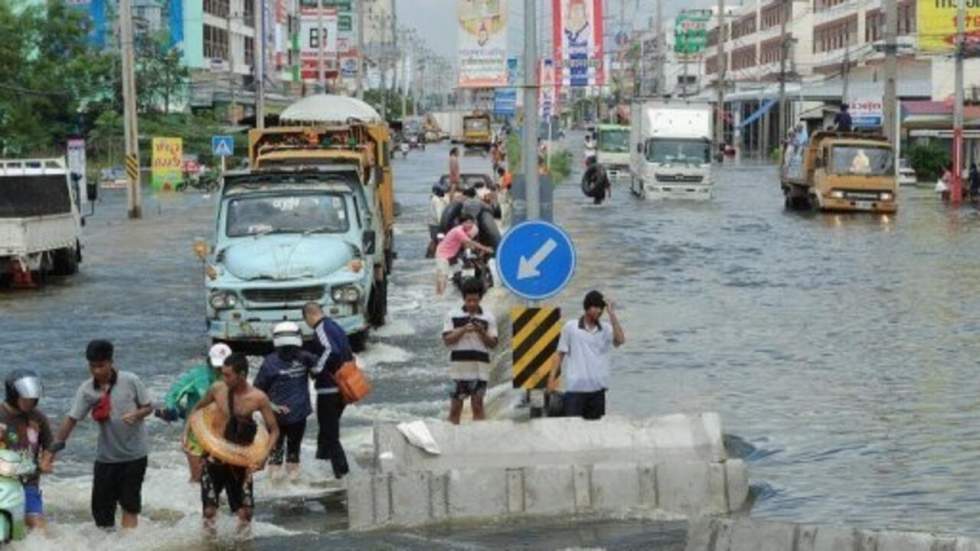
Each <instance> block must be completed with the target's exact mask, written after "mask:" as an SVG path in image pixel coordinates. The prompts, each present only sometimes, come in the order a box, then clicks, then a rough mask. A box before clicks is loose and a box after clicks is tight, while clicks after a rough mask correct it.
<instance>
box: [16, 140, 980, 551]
mask: <svg viewBox="0 0 980 551" xmlns="http://www.w3.org/2000/svg"><path fill="white" fill-rule="evenodd" d="M580 143H581V135H578V134H574V135H572V136H570V137H569V138H568V139H567V145H569V146H570V147H572V148H573V149H576V150H577V149H580V148H579V147H578V146H579V144H580ZM447 153H448V146H446V145H440V146H430V147H429V148H427V150H426V151H425V152H413V153H412V154H411V155H410V156H409V158H408V159H405V160H402V159H398V160H397V161H395V167H394V169H395V178H396V189H397V198H398V201H399V202H400V203H401V205H402V215H401V217H400V218H399V220H398V225H397V227H396V250H397V251H398V260H397V262H396V264H395V268H394V271H393V274H392V277H393V280H392V284H391V288H390V291H389V296H390V310H389V311H390V317H389V323H388V325H387V326H385V327H384V328H381V329H380V330H378V331H376V332H375V333H374V334H373V335H372V337H371V339H370V341H369V346H368V349H367V350H366V351H365V353H363V354H362V355H361V359H362V361H363V363H364V364H365V366H366V369H367V372H368V374H369V376H371V378H372V380H373V382H374V383H375V392H374V394H372V396H371V397H370V398H369V399H368V400H367V401H366V402H365V403H364V404H359V405H357V406H354V407H351V408H349V409H348V410H347V411H346V412H345V415H344V418H343V423H342V426H343V436H344V438H343V439H344V444H345V446H346V447H347V448H348V450H349V451H351V452H353V453H356V452H357V450H358V449H362V448H363V447H365V446H367V445H368V444H369V442H370V426H371V424H372V423H374V422H376V421H402V420H409V419H415V418H418V417H443V416H444V415H445V411H446V409H447V407H448V399H447V397H448V391H449V384H448V373H447V368H446V360H447V354H446V352H445V350H444V348H443V346H442V345H441V343H440V341H439V332H440V327H441V324H442V316H443V315H444V314H445V312H446V311H447V310H448V309H449V308H450V307H452V306H453V305H455V304H456V301H457V299H454V298H447V299H445V300H434V299H433V298H432V295H433V271H434V270H433V265H432V261H431V260H426V259H425V258H424V250H425V244H426V242H427V240H428V229H427V227H426V223H427V222H426V215H427V210H428V198H429V192H430V188H431V186H432V183H433V182H434V181H435V180H436V179H437V177H438V175H439V174H441V173H442V172H443V171H444V170H445V167H446V158H447ZM574 162H575V164H576V167H578V166H580V165H581V158H580V157H577V158H576V160H575V161H574ZM462 164H463V172H467V171H470V170H472V171H479V172H486V173H488V172H489V160H487V159H482V158H478V157H476V158H474V157H466V158H464V160H463V163H462ZM717 181H718V185H717V189H716V191H715V198H714V200H713V201H710V202H706V203H699V204H690V203H656V202H643V201H638V200H636V199H634V198H633V197H632V196H630V195H629V194H628V192H627V190H626V187H625V186H624V185H619V186H618V187H615V188H614V192H613V193H614V195H613V199H612V201H611V202H610V203H607V204H604V205H602V206H593V205H591V204H589V203H588V202H587V200H586V199H585V198H584V197H583V196H582V194H581V192H580V191H579V186H578V182H577V177H573V179H572V180H570V181H569V182H568V183H566V184H564V185H563V186H562V187H561V188H560V189H558V190H556V194H555V197H556V220H555V221H556V222H558V223H559V224H561V225H562V226H563V227H565V228H566V229H567V230H568V231H569V232H570V233H571V235H572V237H573V239H574V241H575V244H576V247H577V249H578V269H577V272H576V275H575V278H574V279H573V281H572V284H571V285H570V287H569V288H568V289H567V290H566V291H565V292H564V293H563V294H562V295H560V296H559V297H558V299H557V302H558V303H559V304H560V305H561V306H562V308H563V313H564V315H565V317H566V319H567V318H570V317H573V316H577V315H578V314H579V312H580V310H581V297H582V295H583V294H584V292H585V291H587V290H588V289H591V288H599V289H601V290H602V291H604V292H605V293H607V294H608V295H609V296H611V297H612V298H614V299H615V300H616V301H617V303H618V304H619V305H620V311H621V314H620V316H621V318H622V322H623V325H624V328H625V331H626V336H627V344H626V345H625V346H624V347H623V348H621V349H620V350H619V351H618V352H617V353H616V354H615V355H614V363H615V365H614V370H613V378H612V387H611V389H610V393H609V398H608V399H609V408H610V410H611V412H612V413H618V414H624V415H630V416H649V415H661V414H667V413H676V412H700V411H717V412H719V413H720V414H721V416H722V420H723V422H724V424H725V426H724V428H725V432H726V433H728V434H730V435H732V439H731V440H732V448H733V449H732V451H733V452H735V453H738V454H741V455H743V456H744V457H745V459H746V460H747V461H748V463H749V474H750V479H751V481H752V483H753V488H754V490H755V492H756V493H757V500H756V503H755V505H754V508H753V510H752V515H753V516H754V517H759V518H778V519H784V520H793V521H798V522H817V523H834V524H839V523H846V524H853V525H857V526H861V527H876V528H886V527H888V528H897V529H916V530H927V531H940V532H952V533H962V534H968V535H980V523H978V522H977V520H976V519H977V518H978V516H980V497H977V495H978V492H977V489H978V488H980V468H978V467H980V453H978V451H980V428H978V427H980V424H978V423H977V417H978V415H980V402H978V399H977V397H976V396H977V391H976V389H975V388H974V387H975V386H976V383H975V380H976V376H975V372H976V371H977V360H976V358H977V357H978V351H980V216H978V215H977V211H975V210H974V209H973V208H972V207H964V208H963V209H962V210H961V211H959V212H951V211H949V210H948V209H946V208H945V207H943V206H942V205H941V204H939V202H938V200H937V199H936V198H935V197H934V195H933V194H932V193H931V191H927V190H925V189H923V188H919V189H909V188H903V189H902V193H901V196H900V203H901V206H900V210H899V213H898V215H897V216H894V217H890V218H885V217H872V216H840V215H817V214H808V213H806V214H801V213H796V212H787V211H785V210H784V209H783V201H782V197H781V194H780V191H779V186H778V184H777V180H776V171H775V169H774V168H772V167H769V166H755V165H743V166H739V167H733V166H725V167H723V168H722V169H721V173H720V175H719V177H718V178H717ZM102 193H103V197H102V200H101V202H100V204H99V205H98V212H97V214H96V216H95V217H94V218H93V219H90V220H89V224H88V226H87V228H86V230H85V238H84V241H83V243H84V246H85V249H84V251H83V254H84V262H83V264H82V266H81V272H80V274H79V275H78V276H76V277H73V278H69V279H65V280H56V281H54V282H53V283H51V284H50V285H48V286H47V287H46V288H44V289H43V290H41V291H10V290H4V291H0V313H2V315H0V332H2V334H3V335H4V338H3V339H0V353H2V354H3V356H4V357H5V358H7V359H6V362H5V363H6V366H7V369H12V368H14V367H31V368H34V369H37V370H38V371H40V372H41V373H42V376H43V378H44V383H45V392H46V396H45V398H44V399H43V400H42V402H41V404H42V409H43V410H44V411H45V412H46V413H47V414H48V415H49V417H51V419H52V421H53V422H55V423H60V420H61V417H62V415H63V414H64V413H65V412H66V411H67V409H68V405H69V402H70V398H71V397H72V395H73V393H74V391H75V389H76V388H77V386H78V384H79V383H80V382H81V381H82V380H83V379H84V378H85V377H87V376H88V372H87V368H86V364H85V361H84V348H85V344H86V343H87V342H88V341H89V340H90V339H93V338H109V339H111V340H113V341H114V342H115V343H116V348H117V354H116V365H117V367H119V368H121V369H123V370H129V371H133V372H136V373H138V374H139V375H140V376H141V377H143V379H144V381H145V382H147V384H148V386H149V387H150V389H151V390H152V392H153V393H154V395H155V396H156V397H158V398H160V397H162V396H163V394H164V393H165V392H166V390H167V388H168V387H169V385H170V383H171V382H172V381H173V380H174V379H175V377H176V376H178V375H179V374H180V373H181V372H182V371H183V370H185V369H186V368H187V367H189V366H191V365H193V364H194V363H196V362H198V361H200V360H201V359H202V358H203V354H204V352H205V350H206V347H207V341H206V337H205V324H204V313H205V312H204V288H203V274H202V267H201V265H200V263H199V262H198V261H197V259H196V258H195V257H194V255H193V253H192V251H191V245H192V243H193V241H194V239H195V238H196V237H203V238H207V239H209V240H210V239H211V237H212V233H213V221H212V217H213V210H214V207H215V204H214V199H213V197H208V196H202V195H199V194H184V195H176V196H172V197H153V196H151V195H148V196H147V200H146V204H145V205H144V211H145V214H146V218H145V219H144V220H142V221H140V222H136V223H130V222H128V221H126V220H125V196H124V193H123V192H108V191H103V192H102ZM253 374H254V373H253ZM147 423H148V427H149V430H150V434H151V441H152V443H151V449H152V452H151V455H150V468H149V471H148V473H147V476H146V485H145V486H144V488H143V500H144V517H145V521H144V522H143V524H142V525H141V527H140V528H139V531H138V537H127V536H120V535H113V536H111V537H109V540H108V542H106V541H104V538H105V536H104V535H103V534H102V533H100V532H98V531H96V529H95V528H94V527H93V526H92V525H91V521H90V517H89V512H88V509H89V489H90V485H91V462H92V459H93V457H94V448H95V445H94V444H95V438H96V430H95V426H94V424H93V423H92V422H91V421H85V422H83V423H81V424H80V426H79V429H78V430H77V431H76V432H75V434H74V436H73V437H72V439H71V441H70V442H69V444H68V449H67V450H66V451H65V452H64V453H63V454H62V455H61V456H60V457H59V462H58V464H57V466H56V474H55V475H54V476H51V477H48V478H47V479H45V480H44V482H43V484H42V488H43V489H44V492H45V502H46V506H47V508H48V510H49V512H50V518H51V519H52V521H53V524H54V526H53V528H52V534H51V537H50V538H41V537H38V536H32V537H31V538H30V539H29V540H28V541H27V542H24V543H22V544H20V545H17V546H14V548H15V549H24V550H27V549H30V550H32V551H33V550H48V549H50V550H54V549H57V550H58V551H70V550H76V549H78V550H81V549H89V548H91V547H93V546H95V545H98V547H99V548H100V549H105V550H115V549H119V550H122V549H125V550H126V551H133V550H143V549H146V550H149V549H154V550H155V549H182V550H184V549H208V548H211V547H209V545H210V544H208V543H206V542H205V541H204V540H203V538H202V536H201V532H200V530H199V525H200V498H199V491H198V488H197V487H196V486H192V485H191V484H189V483H188V482H187V472H186V466H185V463H184V460H183V455H182V454H181V453H180V452H179V449H178V446H179V444H178V439H179V434H180V430H181V427H180V426H178V425H176V424H174V425H166V424H164V423H162V422H160V421H159V420H157V419H155V418H150V419H148V420H147ZM310 425H311V427H310V428H309V429H308V430H307V436H306V441H305V444H304V449H303V462H304V463H303V471H304V475H305V476H304V479H303V481H302V482H300V483H296V484H285V485H279V486H275V485H272V484H271V483H269V481H267V480H265V479H263V478H260V479H259V481H258V483H257V485H256V497H257V500H258V501H259V503H258V506H257V513H256V514H257V522H256V525H255V526H254V535H255V538H254V540H252V541H251V542H250V543H249V544H248V545H249V547H250V548H253V549H272V548H277V547H278V546H280V545H282V544H284V543H285V544H288V545H290V546H294V547H300V546H302V547H305V548H308V549H321V548H322V549H325V548H336V547H338V546H340V547H359V548H360V547H363V548H371V549H403V548H411V549H464V548H465V549H502V548H513V547H521V546H527V547H529V548H565V547H605V548H609V549H615V548H649V547H650V546H651V544H655V545H656V546H657V548H662V549H672V548H673V547H672V546H676V545H677V541H678V538H682V534H683V527H682V526H681V527H676V529H670V530H667V531H660V530H658V532H657V533H656V534H653V533H651V530H652V525H651V524H650V522H649V521H648V520H643V519H619V520H608V521H589V522H581V523H576V522H574V521H573V520H571V519H562V520H553V521H537V522H531V523H529V524H526V525H521V524H517V525H514V524H513V523H509V524H508V525H507V526H496V525H493V524H490V525H474V526H460V527H453V528H439V529H432V530H427V531H391V532H382V533H372V534H357V535H351V534H348V533H347V532H346V530H345V527H346V517H345V512H344V504H343V503H342V501H341V498H340V497H338V494H336V490H337V489H338V485H337V483H336V482H335V481H334V480H333V478H332V476H331V475H330V474H329V467H327V466H326V465H323V464H321V463H320V462H315V461H314V460H313V451H314V447H315V443H314V437H315V430H316V429H315V422H314V421H313V418H311V423H310ZM355 468H356V467H355ZM222 515H223V518H224V520H225V522H224V523H223V524H222V526H221V532H222V534H228V533H229V532H231V530H232V528H233V523H232V522H231V520H230V518H229V517H228V516H227V510H226V509H223V510H222ZM658 538H659V539H658ZM222 541H226V540H222ZM657 542H659V543H657ZM226 543H227V545H228V547H231V546H233V545H234V543H233V541H232V540H227V541H226ZM681 548H682V546H681Z"/></svg>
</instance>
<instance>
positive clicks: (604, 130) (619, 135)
mask: <svg viewBox="0 0 980 551" xmlns="http://www.w3.org/2000/svg"><path fill="white" fill-rule="evenodd" d="M596 142H597V143H596V162H598V163H599V166H601V167H602V168H603V169H605V171H606V175H607V176H609V179H610V180H612V181H615V180H620V179H628V178H629V175H630V128H629V127H628V126H620V125H616V124H600V125H599V127H598V128H597V129H596Z"/></svg>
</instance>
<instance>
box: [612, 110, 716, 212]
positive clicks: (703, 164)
mask: <svg viewBox="0 0 980 551" xmlns="http://www.w3.org/2000/svg"><path fill="white" fill-rule="evenodd" d="M631 113H632V124H631V128H630V175H629V177H630V189H631V191H632V192H633V193H634V194H635V195H637V196H638V197H642V198H650V199H694V200H704V199H710V198H711V196H712V191H713V185H714V179H713V177H712V170H711V143H712V142H711V140H712V110H711V106H710V105H707V104H704V103H695V102H687V101H677V102H671V101H662V100H658V101H644V102H639V103H637V104H635V105H633V107H632V109H631Z"/></svg>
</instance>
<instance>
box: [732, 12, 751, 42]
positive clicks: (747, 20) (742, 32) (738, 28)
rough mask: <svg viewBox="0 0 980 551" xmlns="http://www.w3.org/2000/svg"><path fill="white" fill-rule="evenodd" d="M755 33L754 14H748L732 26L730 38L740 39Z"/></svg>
mask: <svg viewBox="0 0 980 551" xmlns="http://www.w3.org/2000/svg"><path fill="white" fill-rule="evenodd" d="M755 31H756V20H755V14H754V13H752V14H749V15H747V16H745V17H743V18H741V19H739V20H738V21H736V22H735V23H733V24H732V38H733V39H737V38H742V37H743V36H748V35H750V34H753V33H754V32H755Z"/></svg>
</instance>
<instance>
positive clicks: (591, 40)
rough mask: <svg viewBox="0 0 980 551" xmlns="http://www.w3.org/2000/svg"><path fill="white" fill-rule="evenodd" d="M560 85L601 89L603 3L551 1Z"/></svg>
mask: <svg viewBox="0 0 980 551" xmlns="http://www.w3.org/2000/svg"><path fill="white" fill-rule="evenodd" d="M551 13H552V39H553V41H554V44H555V51H554V59H555V64H556V66H557V67H558V68H559V71H560V73H559V74H560V75H561V76H560V78H559V80H558V85H560V86H561V85H564V86H575V87H583V86H602V85H603V84H605V73H604V71H603V69H602V60H603V46H602V36H603V29H602V0H552V9H551Z"/></svg>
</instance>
